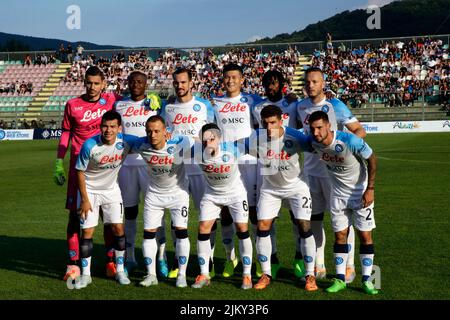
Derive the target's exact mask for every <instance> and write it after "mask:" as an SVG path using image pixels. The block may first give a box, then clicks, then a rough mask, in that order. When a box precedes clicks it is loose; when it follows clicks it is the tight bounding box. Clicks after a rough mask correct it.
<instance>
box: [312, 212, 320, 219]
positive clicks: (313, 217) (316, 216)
mask: <svg viewBox="0 0 450 320" xmlns="http://www.w3.org/2000/svg"><path fill="white" fill-rule="evenodd" d="M311 221H323V212H321V213H318V214H313V215H311Z"/></svg>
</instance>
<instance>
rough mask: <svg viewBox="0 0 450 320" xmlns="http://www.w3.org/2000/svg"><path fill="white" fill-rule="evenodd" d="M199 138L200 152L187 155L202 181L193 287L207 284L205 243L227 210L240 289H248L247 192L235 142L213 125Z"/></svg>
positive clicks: (208, 246) (207, 248) (208, 253)
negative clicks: (233, 230) (239, 264)
mask: <svg viewBox="0 0 450 320" xmlns="http://www.w3.org/2000/svg"><path fill="white" fill-rule="evenodd" d="M199 136H200V138H201V139H202V146H201V148H199V149H200V150H195V148H194V150H193V152H192V153H191V154H193V155H194V157H195V158H197V162H198V163H199V164H200V167H201V168H202V170H203V172H204V174H205V178H206V179H205V180H206V191H205V193H204V195H203V198H202V200H201V202H200V216H199V228H198V241H197V255H198V262H199V265H200V272H201V273H200V275H199V276H198V277H197V278H196V280H195V283H194V284H193V285H192V287H193V288H202V287H204V286H207V285H209V284H210V277H209V266H208V262H209V260H210V256H211V243H210V240H209V237H210V234H211V229H212V226H213V224H214V223H215V221H216V219H217V218H219V217H220V212H221V209H222V208H223V207H224V206H226V207H228V208H229V211H230V214H231V216H232V218H233V221H234V224H235V227H236V231H237V236H238V238H239V252H240V254H241V262H242V266H243V273H242V286H241V288H242V289H244V290H245V289H251V288H252V278H251V268H252V241H251V239H250V234H249V232H248V209H249V206H248V199H247V191H246V190H245V187H244V183H243V181H242V179H241V174H240V172H239V167H238V158H239V151H238V145H237V143H235V142H223V141H222V139H221V130H220V129H219V127H218V126H217V125H216V124H214V123H210V124H206V125H204V126H203V127H202V130H201V132H200V134H199Z"/></svg>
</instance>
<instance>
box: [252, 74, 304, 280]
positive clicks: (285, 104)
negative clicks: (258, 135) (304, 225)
mask: <svg viewBox="0 0 450 320" xmlns="http://www.w3.org/2000/svg"><path fill="white" fill-rule="evenodd" d="M285 83H286V80H285V78H284V76H283V74H282V73H281V72H280V71H278V70H269V71H267V72H266V73H264V76H263V79H262V84H263V87H264V91H265V94H266V97H267V98H266V99H264V100H263V101H261V102H260V103H259V104H257V105H256V106H255V107H254V108H253V119H254V122H255V127H259V128H262V127H263V121H262V118H261V110H262V109H264V107H266V106H268V105H275V106H277V107H279V108H280V109H281V111H282V120H283V126H286V127H289V128H293V129H297V128H298V127H299V125H298V123H297V98H296V97H295V99H293V98H292V97H291V96H289V95H288V96H283V87H284V85H285ZM258 180H259V181H258V189H259V188H260V187H261V183H262V180H261V179H258ZM289 213H290V217H291V220H292V222H293V224H292V232H293V235H294V240H295V245H296V250H295V257H294V262H293V267H294V273H295V275H296V276H297V277H303V276H304V274H305V267H304V264H303V260H302V259H303V256H302V253H301V248H300V243H299V242H298V241H297V239H298V237H299V234H298V228H297V227H296V226H295V219H294V216H293V213H292V210H289ZM270 238H271V241H272V256H271V261H272V278H273V279H276V276H277V273H278V271H279V270H280V268H281V264H280V262H279V260H278V257H277V247H276V235H275V224H272V228H271V229H270ZM257 275H258V276H261V275H260V274H258V272H257Z"/></svg>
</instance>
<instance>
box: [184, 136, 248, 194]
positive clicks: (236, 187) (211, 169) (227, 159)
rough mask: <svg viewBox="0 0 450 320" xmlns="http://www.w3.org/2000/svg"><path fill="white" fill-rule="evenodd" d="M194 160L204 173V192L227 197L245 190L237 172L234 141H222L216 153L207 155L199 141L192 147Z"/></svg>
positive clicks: (237, 160) (236, 152)
mask: <svg viewBox="0 0 450 320" xmlns="http://www.w3.org/2000/svg"><path fill="white" fill-rule="evenodd" d="M192 149H193V151H192V154H193V155H194V157H195V162H196V163H198V164H199V165H200V168H201V169H202V171H203V174H204V175H205V178H206V179H205V180H206V191H205V193H207V194H211V195H214V196H218V197H227V196H228V195H230V194H235V193H236V192H245V188H244V185H243V182H242V180H241V174H240V172H239V167H238V164H239V150H238V146H237V144H236V143H233V142H222V143H221V144H220V145H219V151H218V152H217V154H214V155H212V156H211V155H208V154H207V153H206V152H203V151H202V145H201V144H200V143H198V144H196V145H195V148H194V147H193V148H192Z"/></svg>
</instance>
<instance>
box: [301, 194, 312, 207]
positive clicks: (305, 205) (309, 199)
mask: <svg viewBox="0 0 450 320" xmlns="http://www.w3.org/2000/svg"><path fill="white" fill-rule="evenodd" d="M302 200H303V201H305V202H303V205H302V208H305V209H308V208H309V209H312V202H311V198H307V197H302ZM308 203H309V205H308Z"/></svg>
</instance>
